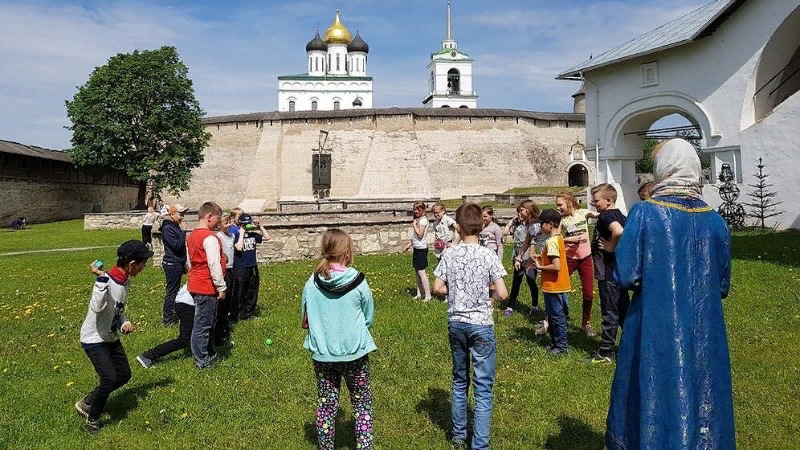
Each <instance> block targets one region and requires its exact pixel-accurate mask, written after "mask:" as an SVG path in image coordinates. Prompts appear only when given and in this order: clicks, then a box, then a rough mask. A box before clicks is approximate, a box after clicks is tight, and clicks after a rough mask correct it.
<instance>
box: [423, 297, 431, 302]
mask: <svg viewBox="0 0 800 450" xmlns="http://www.w3.org/2000/svg"><path fill="white" fill-rule="evenodd" d="M422 301H423V302H426V303H427V302H429V301H431V297H425V298H423V299H422Z"/></svg>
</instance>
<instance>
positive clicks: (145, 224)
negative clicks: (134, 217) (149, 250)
mask: <svg viewBox="0 0 800 450" xmlns="http://www.w3.org/2000/svg"><path fill="white" fill-rule="evenodd" d="M156 219H158V213H157V212H156V211H155V210H154V209H153V207H152V206H149V207H148V208H147V212H146V213H145V214H144V219H142V242H144V245H146V246H148V247H152V246H153V224H155V223H156Z"/></svg>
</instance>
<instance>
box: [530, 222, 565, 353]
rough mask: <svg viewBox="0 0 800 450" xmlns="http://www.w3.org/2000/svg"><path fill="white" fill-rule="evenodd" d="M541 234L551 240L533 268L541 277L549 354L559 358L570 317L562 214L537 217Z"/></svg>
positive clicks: (535, 261)
mask: <svg viewBox="0 0 800 450" xmlns="http://www.w3.org/2000/svg"><path fill="white" fill-rule="evenodd" d="M539 221H540V222H541V224H542V232H543V233H545V234H547V235H548V236H550V237H549V238H548V239H547V242H546V243H545V247H544V249H543V250H542V253H541V254H540V255H539V257H538V258H537V259H534V264H535V265H536V269H537V270H539V273H541V274H542V292H543V293H544V306H545V310H546V311H547V317H548V320H549V330H550V340H551V342H552V347H550V354H551V355H553V356H562V355H566V354H567V315H568V314H569V298H568V297H567V293H568V292H569V291H570V290H571V289H572V286H571V285H570V281H569V268H568V267H567V251H566V247H565V246H564V238H563V237H562V236H561V228H560V227H561V214H560V213H559V212H558V211H556V210H555V209H545V210H544V211H542V214H540V215H539Z"/></svg>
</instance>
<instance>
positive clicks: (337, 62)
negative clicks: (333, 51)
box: [336, 54, 340, 71]
mask: <svg viewBox="0 0 800 450" xmlns="http://www.w3.org/2000/svg"><path fill="white" fill-rule="evenodd" d="M336 70H337V71H339V70H340V69H339V55H338V54H337V55H336Z"/></svg>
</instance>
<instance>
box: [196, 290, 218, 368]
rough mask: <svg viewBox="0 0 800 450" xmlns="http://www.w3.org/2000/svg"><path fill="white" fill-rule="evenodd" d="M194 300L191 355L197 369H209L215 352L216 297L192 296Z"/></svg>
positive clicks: (215, 354)
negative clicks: (213, 334)
mask: <svg viewBox="0 0 800 450" xmlns="http://www.w3.org/2000/svg"><path fill="white" fill-rule="evenodd" d="M192 298H194V303H195V307H194V327H193V328H192V342H191V347H192V355H194V362H195V364H197V367H199V368H201V369H205V368H206V367H210V366H211V363H212V362H213V360H214V358H215V357H216V356H217V352H216V351H215V350H214V336H212V333H213V330H214V319H215V318H216V316H217V302H218V301H219V300H217V297H216V296H214V295H203V294H192Z"/></svg>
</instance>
